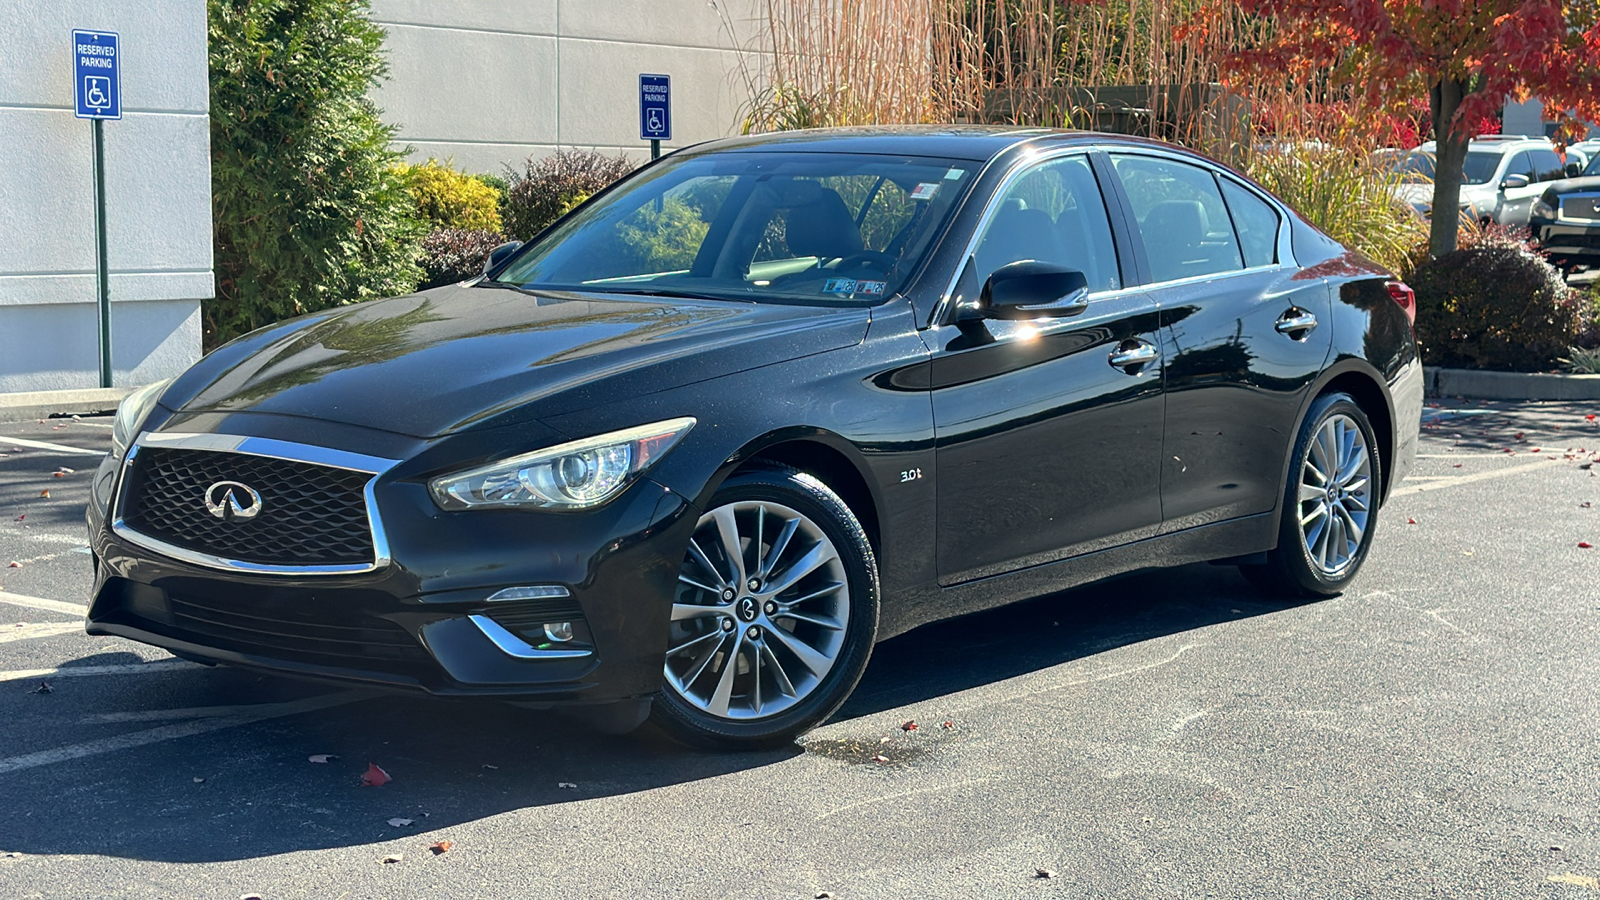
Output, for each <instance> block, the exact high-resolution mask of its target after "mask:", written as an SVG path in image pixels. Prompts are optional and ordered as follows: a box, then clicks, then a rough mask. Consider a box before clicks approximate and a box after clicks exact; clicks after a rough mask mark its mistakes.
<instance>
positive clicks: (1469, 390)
mask: <svg viewBox="0 0 1600 900" xmlns="http://www.w3.org/2000/svg"><path fill="white" fill-rule="evenodd" d="M1422 377H1423V383H1424V384H1425V385H1426V387H1427V394H1428V396H1429V397H1470V398H1472V399H1474V400H1600V375H1551V374H1547V373H1541V372H1486V371H1483V370H1481V369H1439V368H1434V367H1431V366H1424V367H1423V369H1422Z"/></svg>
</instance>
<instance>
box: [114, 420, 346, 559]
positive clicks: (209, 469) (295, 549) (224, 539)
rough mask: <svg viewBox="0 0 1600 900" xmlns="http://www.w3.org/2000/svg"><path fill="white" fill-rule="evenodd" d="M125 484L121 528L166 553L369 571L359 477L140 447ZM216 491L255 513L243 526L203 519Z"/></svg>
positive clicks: (240, 456) (288, 463) (285, 463)
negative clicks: (240, 496)
mask: <svg viewBox="0 0 1600 900" xmlns="http://www.w3.org/2000/svg"><path fill="white" fill-rule="evenodd" d="M127 478H128V486H127V489H126V492H125V493H124V495H123V505H122V507H121V514H122V520H123V522H124V523H125V524H126V526H127V527H128V528H131V529H132V530H134V531H136V532H138V533H139V534H143V535H147V536H149V537H152V538H155V539H157V540H159V541H163V542H165V543H168V544H171V545H173V546H175V547H180V548H182V549H185V550H192V551H195V552H198V553H205V554H209V555H212V556H218V557H223V558H226V559H235V560H240V561H242V562H249V563H259V564H264V565H278V566H323V565H372V564H373V562H374V559H375V552H374V547H373V542H372V526H371V523H370V522H369V521H368V518H367V502H366V494H365V490H366V484H367V482H368V481H370V480H371V479H372V476H371V475H370V474H368V473H365V472H352V471H350V470H348V469H336V468H332V467H330V466H319V465H313V464H310V463H303V462H295V461H292V460H285V459H272V458H268V457H263V456H252V455H249V454H244V453H222V452H215V451H210V450H188V449H176V448H164V447H144V448H141V450H140V452H139V454H138V455H137V456H136V457H135V459H134V460H133V461H132V462H131V464H130V468H129V471H128V474H127ZM219 482H234V483H238V484H242V485H247V486H248V487H250V488H252V489H254V490H255V491H256V492H257V493H258V494H259V495H260V498H261V499H260V502H259V507H260V509H259V513H258V514H257V515H255V517H254V518H251V519H247V520H246V519H240V518H236V517H233V516H228V517H227V518H224V517H221V516H218V515H216V514H213V512H212V511H211V510H210V509H208V506H207V491H208V489H210V488H211V486H212V485H215V484H217V483H219ZM224 499H226V498H224Z"/></svg>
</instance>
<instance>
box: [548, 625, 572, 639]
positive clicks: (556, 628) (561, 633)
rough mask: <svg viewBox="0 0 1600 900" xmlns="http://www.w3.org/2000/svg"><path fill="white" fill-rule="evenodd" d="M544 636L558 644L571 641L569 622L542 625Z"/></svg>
mask: <svg viewBox="0 0 1600 900" xmlns="http://www.w3.org/2000/svg"><path fill="white" fill-rule="evenodd" d="M544 636H545V637H547V638H549V639H550V640H552V641H554V642H556V643H558V644H560V643H564V642H566V641H570V640H572V623H571V622H546V623H544Z"/></svg>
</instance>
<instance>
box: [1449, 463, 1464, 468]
mask: <svg viewBox="0 0 1600 900" xmlns="http://www.w3.org/2000/svg"><path fill="white" fill-rule="evenodd" d="M1462 465H1463V464H1462V463H1452V464H1451V465H1450V468H1452V469H1459V468H1461V466H1462Z"/></svg>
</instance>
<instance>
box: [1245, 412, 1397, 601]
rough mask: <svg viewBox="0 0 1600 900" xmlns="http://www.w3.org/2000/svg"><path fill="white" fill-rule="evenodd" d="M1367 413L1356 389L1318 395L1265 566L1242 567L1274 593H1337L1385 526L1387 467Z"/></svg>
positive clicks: (1299, 445)
mask: <svg viewBox="0 0 1600 900" xmlns="http://www.w3.org/2000/svg"><path fill="white" fill-rule="evenodd" d="M1376 448H1377V441H1376V439H1375V438H1374V436H1373V431H1372V424H1371V423H1370V422H1368V421H1367V415H1366V413H1365V412H1363V411H1362V410H1361V407H1360V406H1359V405H1357V404H1356V402H1355V400H1354V399H1353V398H1351V397H1350V395H1349V394H1342V393H1335V394H1326V395H1324V396H1321V397H1318V398H1317V399H1316V401H1315V402H1313V403H1312V405H1311V411H1310V412H1309V413H1307V415H1306V420H1305V424H1304V425H1302V426H1301V429H1300V435H1299V438H1298V440H1296V441H1295V447H1294V456H1293V462H1292V464H1291V465H1290V468H1289V482H1288V485H1287V489H1286V491H1285V493H1284V498H1283V515H1282V519H1281V521H1280V522H1279V526H1278V547H1277V549H1276V550H1273V551H1272V552H1271V553H1269V554H1267V563H1266V565H1252V566H1240V571H1241V572H1243V573H1244V576H1245V577H1246V578H1248V579H1249V580H1250V582H1251V583H1252V584H1254V585H1255V586H1256V587H1258V588H1260V589H1261V590H1262V591H1263V592H1265V593H1268V594H1275V595H1279V596H1283V595H1288V596H1291V597H1331V596H1333V595H1334V594H1337V593H1339V592H1340V591H1343V590H1344V588H1345V586H1346V585H1348V584H1349V583H1350V582H1351V580H1353V579H1354V578H1355V576H1356V572H1357V571H1358V570H1359V569H1360V568H1361V563H1362V562H1363V561H1365V560H1366V558H1367V550H1368V549H1369V548H1370V547H1371V546H1372V536H1373V533H1374V532H1375V531H1376V528H1377V524H1378V500H1379V497H1380V496H1381V495H1380V494H1379V485H1380V484H1381V483H1382V482H1381V481H1380V476H1381V474H1382V473H1381V472H1380V471H1379V466H1378V463H1379V458H1378V454H1377V452H1376Z"/></svg>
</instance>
